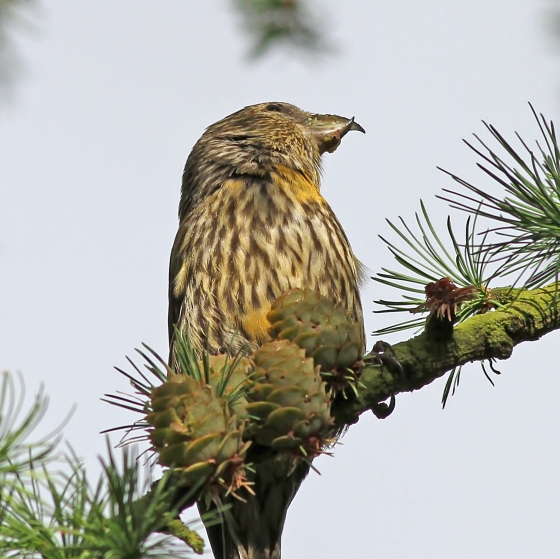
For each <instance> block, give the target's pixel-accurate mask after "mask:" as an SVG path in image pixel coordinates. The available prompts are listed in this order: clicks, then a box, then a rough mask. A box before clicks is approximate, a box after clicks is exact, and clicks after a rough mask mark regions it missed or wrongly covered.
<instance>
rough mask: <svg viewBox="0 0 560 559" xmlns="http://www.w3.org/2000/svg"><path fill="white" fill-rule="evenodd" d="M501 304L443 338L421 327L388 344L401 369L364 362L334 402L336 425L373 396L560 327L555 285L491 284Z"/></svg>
mask: <svg viewBox="0 0 560 559" xmlns="http://www.w3.org/2000/svg"><path fill="white" fill-rule="evenodd" d="M492 292H493V295H494V297H495V298H496V299H498V300H499V301H500V303H501V304H502V305H503V307H502V308H501V309H500V310H495V311H493V312H489V313H486V314H480V315H475V316H472V317H471V318H469V319H467V320H465V321H464V322H462V323H460V324H458V325H457V326H456V327H455V328H454V330H453V333H452V336H451V337H450V338H449V339H448V340H447V341H436V340H434V339H433V338H432V337H430V335H429V333H428V332H426V331H424V332H423V333H422V334H420V335H418V336H415V337H413V338H411V339H409V340H407V341H405V342H401V343H398V344H396V345H394V346H393V350H394V352H395V357H396V359H397V360H398V361H399V363H400V364H401V365H402V367H403V369H404V374H403V375H402V376H401V377H399V376H398V375H396V374H394V373H391V372H390V371H388V370H387V367H379V366H369V367H366V368H365V369H364V370H363V372H362V375H361V377H360V383H361V385H362V386H361V389H360V391H359V394H358V396H357V397H356V398H355V399H353V400H351V401H348V400H346V401H340V402H337V403H336V406H333V410H332V411H333V414H334V415H335V417H336V421H337V423H338V424H340V425H351V424H353V423H356V421H358V418H359V416H360V415H361V414H362V413H364V412H366V411H368V410H370V409H373V408H375V407H376V406H377V405H378V402H381V401H383V400H386V399H387V398H389V397H390V396H391V395H396V394H399V393H401V392H412V391H413V390H418V389H420V388H422V387H424V386H426V385H428V384H430V383H432V382H433V381H434V380H436V379H438V378H440V377H442V376H443V375H444V374H445V373H447V372H448V371H451V370H452V369H454V368H455V367H459V366H461V365H464V364H466V363H469V362H471V361H480V362H483V361H485V360H489V359H498V360H502V359H508V358H509V357H511V354H512V352H513V348H514V347H515V346H516V345H518V344H520V343H522V342H530V341H535V340H538V339H539V338H541V337H542V336H544V335H545V334H548V333H549V332H552V331H554V330H558V329H560V300H559V298H558V297H557V294H558V291H557V286H556V285H553V286H549V287H547V288H544V289H511V288H509V287H506V288H499V289H493V290H492Z"/></svg>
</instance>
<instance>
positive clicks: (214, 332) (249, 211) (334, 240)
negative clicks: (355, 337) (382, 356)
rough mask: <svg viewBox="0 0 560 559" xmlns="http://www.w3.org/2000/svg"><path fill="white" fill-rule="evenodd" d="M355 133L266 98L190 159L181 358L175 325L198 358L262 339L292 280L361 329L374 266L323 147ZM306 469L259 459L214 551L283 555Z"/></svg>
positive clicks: (178, 265)
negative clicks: (343, 212) (334, 204)
mask: <svg viewBox="0 0 560 559" xmlns="http://www.w3.org/2000/svg"><path fill="white" fill-rule="evenodd" d="M354 130H355V131H360V132H365V130H364V129H363V128H362V127H361V126H360V125H359V124H358V123H357V122H356V121H355V120H354V118H353V117H352V118H345V117H341V116H338V115H333V114H319V113H311V112H307V111H304V110H301V109H299V108H297V107H296V106H294V105H291V104H289V103H285V102H267V103H260V104H256V105H250V106H247V107H245V108H243V109H241V110H239V111H237V112H234V113H233V114H231V115H229V116H226V117H225V118H223V119H222V120H220V121H218V122H216V123H215V124H212V125H211V126H209V127H208V128H207V129H206V131H205V132H204V133H203V134H202V136H201V137H200V139H199V140H198V141H197V142H196V144H195V145H194V147H193V148H192V151H191V153H190V155H189V156H188V159H187V162H186V165H185V168H184V172H183V177H182V186H181V196H180V202H179V228H178V231H177V235H176V237H175V241H174V243H173V247H172V250H171V257H170V266H169V314H168V327H169V342H170V355H169V364H170V366H171V367H173V366H176V365H177V364H178V362H177V356H176V350H175V345H174V341H175V333H176V332H181V333H184V334H186V335H188V337H189V339H190V340H191V343H192V345H193V347H194V349H195V351H196V353H197V354H198V355H199V356H202V355H203V354H204V352H208V353H210V354H212V355H218V354H222V353H227V352H232V351H237V352H239V351H241V352H243V351H245V352H249V351H253V350H254V349H256V348H258V347H260V346H262V345H263V344H264V343H265V342H266V341H267V340H268V339H269V336H268V329H269V326H270V325H269V323H268V321H267V318H266V316H267V313H268V312H269V310H270V307H271V304H272V303H273V302H274V301H275V300H276V299H277V298H278V297H279V296H280V295H281V294H282V293H284V292H286V291H288V290H290V289H296V288H300V289H312V290H314V291H315V292H317V293H318V294H320V295H323V296H325V297H328V298H329V299H331V300H332V301H334V302H336V303H337V304H338V305H340V306H342V307H343V308H344V309H345V310H346V311H347V312H348V314H349V315H350V316H351V317H352V318H353V319H354V320H355V321H356V322H358V323H360V324H361V325H362V331H363V311H362V305H361V301H360V285H361V284H362V282H363V279H364V267H363V266H362V264H361V263H360V261H359V260H358V259H357V257H356V256H355V255H354V252H353V251H352V248H351V246H350V242H349V240H348V237H347V236H346V234H345V232H344V230H343V228H342V226H341V224H340V222H339V220H338V219H337V217H336V215H335V214H334V212H333V210H332V209H331V207H330V206H329V204H328V203H327V201H326V200H325V198H324V197H323V195H322V193H321V189H320V183H321V173H322V165H321V161H322V157H323V155H324V154H325V153H332V152H334V151H335V150H336V149H337V148H338V146H339V145H340V143H341V140H342V138H343V137H344V136H345V135H346V134H347V133H348V132H350V131H354ZM363 339H364V340H365V334H364V335H363ZM254 446H255V445H254ZM255 448H256V447H255ZM257 451H258V449H257V450H253V453H254V455H255V456H256V453H257ZM308 470H309V465H308V464H306V463H305V462H304V461H302V462H301V463H300V464H299V465H298V467H297V468H295V470H294V468H293V467H292V466H291V465H288V464H286V461H285V460H284V461H283V460H282V457H281V456H268V455H267V456H265V457H264V458H263V459H262V460H260V461H259V460H258V456H257V460H256V461H255V473H254V479H253V483H254V485H253V490H254V493H255V494H254V495H249V496H248V497H247V499H246V500H245V502H242V501H239V500H236V499H232V500H231V508H230V509H229V510H227V511H226V512H225V513H224V518H225V520H224V522H223V523H222V525H218V526H213V527H208V528H207V532H208V537H209V540H210V544H211V546H212V550H213V553H214V556H215V558H216V559H279V558H280V550H281V534H282V529H283V525H284V521H285V517H286V511H287V509H288V506H289V504H290V502H291V501H292V499H293V497H294V496H295V493H296V492H297V490H298V488H299V485H300V484H301V482H302V480H303V479H304V477H305V476H306V475H307V473H308ZM199 508H200V509H201V512H206V509H205V508H204V505H201V504H199Z"/></svg>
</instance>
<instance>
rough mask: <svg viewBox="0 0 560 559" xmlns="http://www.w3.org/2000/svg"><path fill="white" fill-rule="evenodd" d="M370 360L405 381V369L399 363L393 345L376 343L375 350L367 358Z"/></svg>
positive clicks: (380, 341)
mask: <svg viewBox="0 0 560 559" xmlns="http://www.w3.org/2000/svg"><path fill="white" fill-rule="evenodd" d="M367 358H368V359H371V360H372V361H376V362H377V363H379V364H380V365H383V366H384V367H387V369H388V370H389V371H390V372H391V373H394V374H396V375H398V377H399V379H404V369H403V366H402V365H401V364H400V363H399V361H398V359H397V358H396V357H395V350H394V349H393V346H392V345H391V344H388V343H387V342H384V341H382V340H379V341H377V342H375V345H374V346H373V349H372V350H371V352H370V353H369V355H368V356H367Z"/></svg>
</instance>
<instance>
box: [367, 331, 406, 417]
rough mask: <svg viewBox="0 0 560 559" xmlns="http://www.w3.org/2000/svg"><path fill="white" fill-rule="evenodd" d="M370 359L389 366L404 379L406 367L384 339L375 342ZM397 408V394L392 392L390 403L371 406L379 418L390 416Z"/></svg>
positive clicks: (391, 370) (390, 369) (400, 378)
mask: <svg viewBox="0 0 560 559" xmlns="http://www.w3.org/2000/svg"><path fill="white" fill-rule="evenodd" d="M367 359H368V360H371V361H374V362H376V363H378V364H379V365H381V366H383V367H387V369H388V370H389V371H390V372H391V373H393V374H395V375H396V376H398V378H399V380H402V379H404V369H403V366H402V365H401V364H400V363H399V361H398V359H397V358H396V357H395V350H394V349H393V347H392V346H391V344H388V343H387V342H384V341H382V340H379V341H377V342H375V345H374V346H373V349H372V350H371V352H370V353H369V355H368V356H367ZM394 409H395V395H394V394H391V399H390V401H389V403H388V404H387V403H385V402H378V403H377V404H375V405H373V406H372V407H371V411H372V412H373V413H374V415H375V417H377V419H385V418H386V417H389V416H390V415H391V414H392V413H393V410H394Z"/></svg>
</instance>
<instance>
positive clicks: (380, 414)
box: [371, 394, 396, 419]
mask: <svg viewBox="0 0 560 559" xmlns="http://www.w3.org/2000/svg"><path fill="white" fill-rule="evenodd" d="M395 402H396V398H395V395H394V394H391V400H390V401H389V403H388V404H387V403H385V402H377V404H374V405H372V406H371V411H372V412H373V415H375V417H377V419H386V418H387V417H389V416H390V415H391V414H392V413H393V410H394V409H395Z"/></svg>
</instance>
